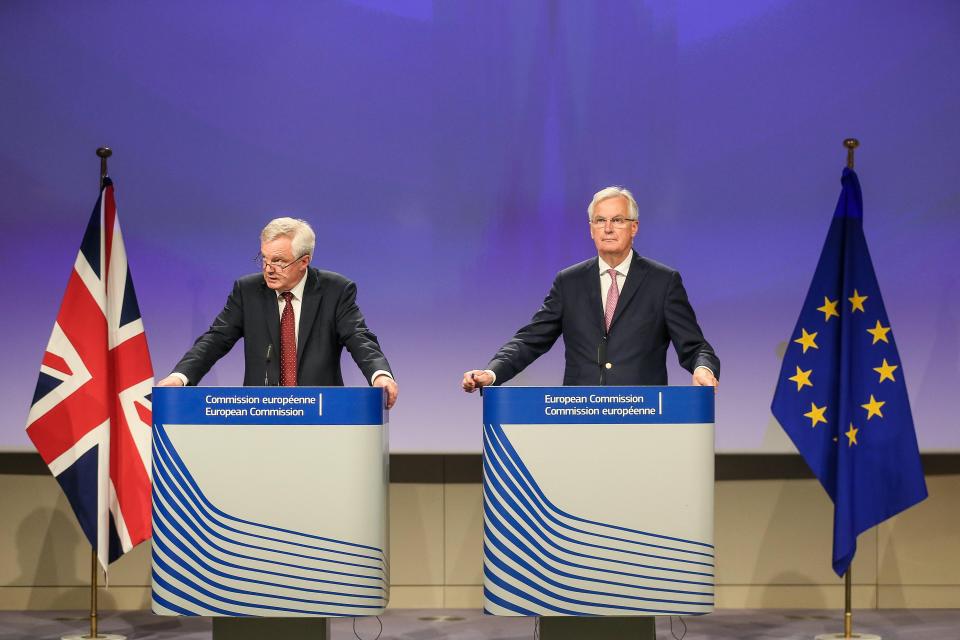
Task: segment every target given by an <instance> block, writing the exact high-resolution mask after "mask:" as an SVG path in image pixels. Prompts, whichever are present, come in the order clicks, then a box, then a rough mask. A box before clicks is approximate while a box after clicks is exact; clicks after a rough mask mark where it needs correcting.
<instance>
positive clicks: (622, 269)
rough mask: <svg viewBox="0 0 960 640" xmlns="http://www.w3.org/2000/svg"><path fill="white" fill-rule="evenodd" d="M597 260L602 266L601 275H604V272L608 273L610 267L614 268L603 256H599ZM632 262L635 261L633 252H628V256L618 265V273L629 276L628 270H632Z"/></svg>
mask: <svg viewBox="0 0 960 640" xmlns="http://www.w3.org/2000/svg"><path fill="white" fill-rule="evenodd" d="M597 262H598V264H599V266H600V275H601V276H602V275H604V274H606V273H607V271H609V270H610V269H612V268H614V267H611V266H610V265H608V264H607V263H606V261H605V260H604V259H603V258H601V257H599V256H597ZM631 262H633V252H631V253H629V254H627V257H626V258H624V260H623V262H621V263H620V264H619V265H617V266H616V270H617V273H619V274H620V275H621V276H623V277H624V278H626V277H627V272H628V271H630V263H631Z"/></svg>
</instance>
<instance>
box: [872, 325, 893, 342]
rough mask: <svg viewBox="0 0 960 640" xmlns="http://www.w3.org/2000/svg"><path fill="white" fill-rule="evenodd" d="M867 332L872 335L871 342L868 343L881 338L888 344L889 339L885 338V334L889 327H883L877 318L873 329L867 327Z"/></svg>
mask: <svg viewBox="0 0 960 640" xmlns="http://www.w3.org/2000/svg"><path fill="white" fill-rule="evenodd" d="M867 333H869V334H870V335H872V336H873V342H871V343H870V344H877V343H878V342H880V341H881V340H883V341H884V342H886V343H887V344H890V341H889V340H887V334H888V333H890V327H884V326H883V325H882V324H880V321H879V320H877V326H875V327H874V328H873V329H867Z"/></svg>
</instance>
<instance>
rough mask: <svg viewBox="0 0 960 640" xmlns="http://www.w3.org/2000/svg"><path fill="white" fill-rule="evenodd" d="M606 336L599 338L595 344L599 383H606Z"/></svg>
mask: <svg viewBox="0 0 960 640" xmlns="http://www.w3.org/2000/svg"><path fill="white" fill-rule="evenodd" d="M606 365H607V336H603V337H602V338H600V344H598V345H597V366H598V367H599V368H600V385H601V386H603V385H605V384H606V383H607V366H606Z"/></svg>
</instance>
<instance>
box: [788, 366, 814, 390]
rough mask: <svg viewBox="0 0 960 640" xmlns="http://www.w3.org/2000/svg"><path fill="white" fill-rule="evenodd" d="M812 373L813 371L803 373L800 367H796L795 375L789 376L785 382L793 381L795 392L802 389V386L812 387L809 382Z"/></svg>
mask: <svg viewBox="0 0 960 640" xmlns="http://www.w3.org/2000/svg"><path fill="white" fill-rule="evenodd" d="M811 373H813V369H809V370H807V371H804V370H803V369H801V368H800V367H797V375H795V376H790V377H789V378H787V380H793V381H794V382H796V383H797V391H800V389H803V387H804V386H808V387H812V386H813V383H812V382H810V374H811Z"/></svg>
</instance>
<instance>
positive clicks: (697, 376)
mask: <svg viewBox="0 0 960 640" xmlns="http://www.w3.org/2000/svg"><path fill="white" fill-rule="evenodd" d="M693 386H695V387H714V388H716V387H719V386H720V381H719V380H717V377H716V376H715V375H713V371H710V369H708V368H706V367H697V368H696V369H694V370H693Z"/></svg>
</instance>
